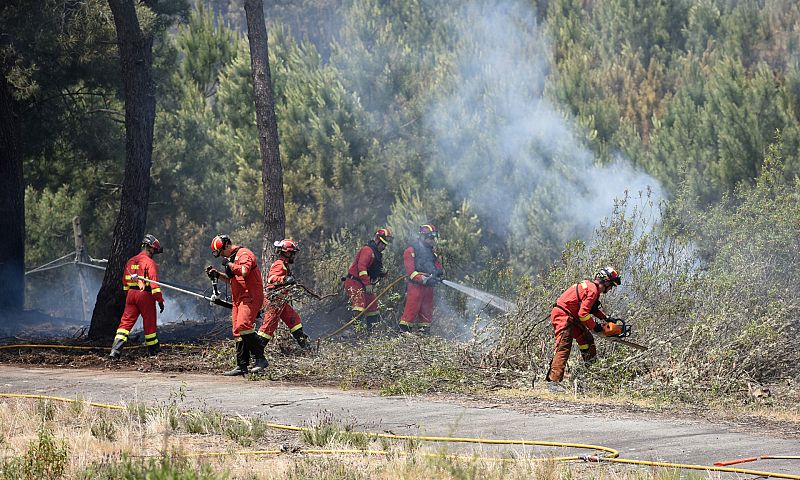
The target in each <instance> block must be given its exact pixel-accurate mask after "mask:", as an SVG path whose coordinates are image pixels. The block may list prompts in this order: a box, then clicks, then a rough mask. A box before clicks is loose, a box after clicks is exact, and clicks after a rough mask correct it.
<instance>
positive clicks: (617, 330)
mask: <svg viewBox="0 0 800 480" xmlns="http://www.w3.org/2000/svg"><path fill="white" fill-rule="evenodd" d="M620 334H622V326H620V325H618V324H616V323H614V322H608V323H605V324H603V336H605V337H618V336H619V335H620Z"/></svg>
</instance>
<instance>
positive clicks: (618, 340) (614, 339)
mask: <svg viewBox="0 0 800 480" xmlns="http://www.w3.org/2000/svg"><path fill="white" fill-rule="evenodd" d="M603 338H605V339H606V340H610V341H612V342H615V343H621V344H623V345H627V346H629V347H631V348H635V349H636V350H641V351H643V352H644V351H646V350H647V347H645V346H644V345H639V344H638V343H634V342H631V341H630V340H623V339H621V338H619V337H603Z"/></svg>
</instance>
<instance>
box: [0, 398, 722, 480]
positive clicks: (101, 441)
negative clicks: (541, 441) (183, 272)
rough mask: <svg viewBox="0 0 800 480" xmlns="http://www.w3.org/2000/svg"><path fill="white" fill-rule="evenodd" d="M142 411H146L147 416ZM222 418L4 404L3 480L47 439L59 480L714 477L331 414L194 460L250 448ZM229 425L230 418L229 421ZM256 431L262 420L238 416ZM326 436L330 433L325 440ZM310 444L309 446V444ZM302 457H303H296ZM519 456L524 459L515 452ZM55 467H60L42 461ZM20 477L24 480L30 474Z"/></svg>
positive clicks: (169, 410) (0, 423)
mask: <svg viewBox="0 0 800 480" xmlns="http://www.w3.org/2000/svg"><path fill="white" fill-rule="evenodd" d="M143 412H144V413H143ZM187 417H193V418H194V419H195V420H197V419H198V418H200V417H208V422H207V423H208V425H211V427H209V433H187V432H186V427H187V423H186V420H185V419H186V418H187ZM217 418H218V414H217V413H216V412H201V411H193V412H191V415H187V414H186V412H179V410H178V409H177V405H176V404H175V403H172V404H168V405H159V406H155V407H153V406H150V407H148V408H146V409H143V408H142V406H141V405H134V406H133V408H128V409H127V410H124V411H122V410H119V411H107V410H102V409H96V408H92V407H88V406H86V405H85V404H83V403H80V402H79V403H75V404H65V403H61V402H51V401H47V400H27V399H4V400H3V401H0V452H1V455H0V456H2V459H0V479H3V480H5V479H12V478H13V479H14V480H19V472H20V470H14V468H12V467H13V464H14V463H13V462H14V461H16V460H25V461H27V460H30V457H29V455H30V451H31V446H32V445H37V444H38V443H37V442H40V440H41V435H42V432H45V433H44V434H45V435H46V436H47V437H48V438H49V441H51V442H52V443H53V444H54V445H56V446H59V445H62V446H63V447H64V449H65V451H64V453H65V454H66V455H65V464H64V473H63V476H56V477H53V478H76V479H77V478H138V477H140V476H144V475H149V477H148V478H151V479H159V478H173V479H179V478H180V479H200V478H231V479H253V478H259V479H261V478H263V479H298V480H299V479H331V480H334V479H335V480H339V479H342V480H344V479H375V478H380V479H411V480H413V479H477V478H481V479H490V480H491V479H498V480H499V479H517V478H518V479H523V478H524V479H542V480H556V479H573V478H598V479H609V480H611V479H619V480H633V479H642V480H650V479H653V480H656V479H657V480H661V479H671V478H716V477H713V476H712V477H708V476H705V475H695V474H690V475H689V476H686V474H683V476H680V477H679V476H678V475H676V474H674V472H671V471H667V470H659V471H651V470H649V469H632V468H630V467H622V466H618V465H608V464H584V463H563V462H560V463H557V462H553V461H547V460H546V461H537V460H536V459H535V458H530V457H526V456H516V457H515V455H514V453H513V452H506V453H505V455H507V456H508V457H507V458H506V460H505V461H494V460H490V459H487V458H481V457H480V456H478V455H483V456H493V457H495V456H497V455H498V453H497V452H496V451H495V452H489V451H488V450H487V451H483V452H481V451H479V452H478V453H477V454H476V456H474V457H461V458H453V457H451V456H448V455H447V454H448V452H447V451H446V450H444V449H442V448H441V446H428V445H422V444H420V443H419V442H408V441H389V440H386V439H366V438H365V437H364V436H363V435H361V434H358V433H357V432H352V431H350V430H349V428H348V427H347V426H346V425H342V424H338V423H337V421H336V419H333V418H332V417H325V418H322V419H320V420H319V421H317V422H316V424H315V425H313V428H314V431H315V432H316V435H293V438H291V439H287V437H286V434H285V433H284V432H283V431H278V430H270V429H264V430H263V431H259V432H258V435H255V436H254V437H253V438H252V445H251V446H250V447H249V448H248V450H273V449H276V450H283V451H284V452H285V453H283V454H281V455H255V454H249V455H221V456H208V457H192V455H194V454H198V453H201V452H234V451H240V450H242V449H243V448H242V445H241V444H240V443H237V442H236V441H234V440H233V439H231V438H230V437H229V436H226V435H225V433H224V431H218V430H224V426H219V427H214V426H213V425H215V424H217V422H216V420H215V419H217ZM230 420H231V419H230V418H228V419H225V423H226V424H227V422H229V421H230ZM238 421H240V422H243V423H246V424H247V425H249V426H250V428H251V431H253V432H254V431H256V430H258V429H257V428H255V427H256V426H257V425H258V423H259V421H260V420H259V419H248V418H239V419H238ZM325 432H327V433H325ZM304 438H305V440H306V441H305V442H303V439H304ZM301 448H322V449H359V450H364V449H369V450H376V451H378V450H380V451H386V452H388V454H387V455H363V454H336V455H311V454H302V453H297V452H298V451H299V449H301ZM291 452H295V453H291ZM517 454H519V452H517ZM38 461H39V462H40V463H42V464H49V465H50V466H52V465H53V464H54V463H57V462H58V460H57V459H54V458H48V457H42V454H41V452H40V454H39V460H38ZM22 478H28V477H25V475H24V474H23V477H22Z"/></svg>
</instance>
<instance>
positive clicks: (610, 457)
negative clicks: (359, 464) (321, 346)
mask: <svg viewBox="0 0 800 480" xmlns="http://www.w3.org/2000/svg"><path fill="white" fill-rule="evenodd" d="M0 397H6V398H28V399H38V400H52V401H58V402H67V403H85V404H86V405H89V406H92V407H97V408H107V409H112V410H124V409H126V407H125V406H124V405H113V404H104V403H94V402H83V401H81V400H78V399H71V398H64V397H52V396H47V395H32V394H19V393H0ZM266 425H267V426H268V427H270V428H276V429H281V430H291V431H295V432H302V431H310V430H313V429H312V428H309V427H297V426H294V425H282V424H278V423H267V424H266ZM353 433H360V434H362V435H367V436H370V437H375V438H387V439H396V440H418V441H427V442H460V443H478V444H487V445H538V446H549V447H566V448H580V449H587V450H594V451H598V450H599V451H603V452H606V454H604V455H580V456H568V457H547V458H534V459H530V460H532V461H575V460H583V461H588V462H600V463H602V462H611V463H620V464H627V465H643V466H651V467H663V468H674V469H682V470H703V471H707V472H725V473H740V474H744V475H755V476H760V477H770V478H786V479H791V480H800V475H792V474H786V473H777V472H765V471H760V470H749V469H745V468H732V467H720V466H711V465H693V464H686V463H670V462H656V461H651V460H629V459H625V458H618V457H619V452H618V451H617V450H614V449H613V448H610V447H604V446H600V445H588V444H581V443H567V442H545V441H539V440H498V439H486V438H472V437H430V436H424V435H394V434H388V433H372V432H353ZM283 453H287V452H285V451H283V450H241V451H234V452H230V451H225V452H195V453H190V454H187V455H185V456H187V457H220V456H225V455H280V454H283ZM295 453H303V454H339V455H378V456H379V455H388V454H390V453H393V452H387V451H383V450H355V449H341V450H329V449H301V450H298V451H296V452H295ZM398 454H401V455H403V453H398ZM426 456H431V457H446V458H457V459H465V460H475V459H476V457H474V456H460V455H445V454H427V455H426ZM756 458H765V459H766V458H772V459H777V458H786V459H797V458H800V457H796V456H790V455H774V456H768V455H765V456H762V457H756ZM480 459H481V460H487V461H515V459H511V458H491V457H488V458H487V457H480Z"/></svg>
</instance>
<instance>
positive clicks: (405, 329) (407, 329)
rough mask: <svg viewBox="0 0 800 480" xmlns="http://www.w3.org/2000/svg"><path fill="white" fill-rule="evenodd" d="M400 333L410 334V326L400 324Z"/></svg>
mask: <svg viewBox="0 0 800 480" xmlns="http://www.w3.org/2000/svg"><path fill="white" fill-rule="evenodd" d="M400 331H401V332H406V333H410V332H411V326H410V325H406V324H405V323H401V324H400Z"/></svg>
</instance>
